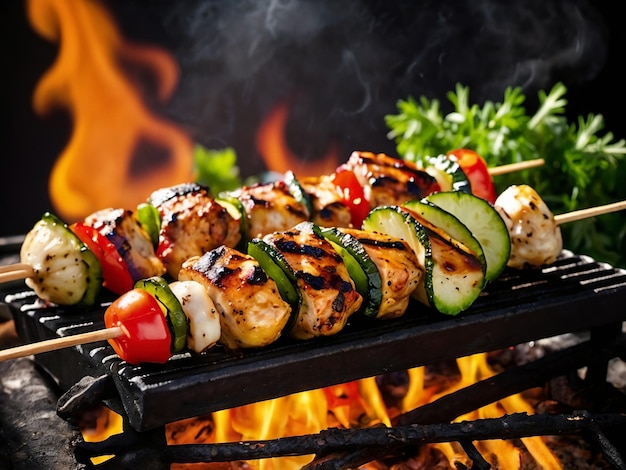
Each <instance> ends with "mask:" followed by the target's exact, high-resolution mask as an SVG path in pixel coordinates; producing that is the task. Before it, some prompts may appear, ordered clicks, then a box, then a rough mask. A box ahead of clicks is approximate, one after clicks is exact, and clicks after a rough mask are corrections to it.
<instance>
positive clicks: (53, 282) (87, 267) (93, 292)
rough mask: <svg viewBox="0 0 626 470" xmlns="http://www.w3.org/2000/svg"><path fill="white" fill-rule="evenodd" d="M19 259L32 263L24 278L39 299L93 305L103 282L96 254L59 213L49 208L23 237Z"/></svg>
mask: <svg viewBox="0 0 626 470" xmlns="http://www.w3.org/2000/svg"><path fill="white" fill-rule="evenodd" d="M20 261H21V262H22V263H25V264H28V265H30V266H32V268H33V272H34V275H33V276H32V277H29V278H27V279H25V283H26V285H27V286H28V287H30V288H31V289H33V290H34V291H35V293H36V294H37V296H38V297H39V298H40V299H43V300H46V301H48V302H52V303H54V304H59V305H81V306H89V305H93V304H94V303H95V301H96V297H97V296H98V293H99V292H100V289H101V286H102V267H101V266H100V262H99V261H98V258H97V257H96V255H95V254H94V253H93V252H92V251H91V250H90V249H89V248H88V247H87V245H85V243H83V242H82V241H81V240H80V238H78V237H77V236H76V234H74V232H72V230H71V229H70V228H69V227H68V225H67V224H66V223H64V222H62V221H61V220H60V219H59V218H58V217H57V216H56V215H54V214H52V213H50V212H46V213H45V214H43V216H42V217H41V219H40V220H39V221H38V222H37V223H36V224H35V225H34V227H33V228H32V229H31V230H30V231H29V232H28V233H27V234H26V237H24V242H23V243H22V247H21V249H20Z"/></svg>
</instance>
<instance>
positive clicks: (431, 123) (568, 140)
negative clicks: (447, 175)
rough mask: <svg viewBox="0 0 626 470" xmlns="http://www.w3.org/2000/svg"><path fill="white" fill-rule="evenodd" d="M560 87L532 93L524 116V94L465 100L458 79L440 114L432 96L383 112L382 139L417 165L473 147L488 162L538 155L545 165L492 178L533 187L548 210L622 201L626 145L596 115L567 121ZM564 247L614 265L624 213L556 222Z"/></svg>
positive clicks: (622, 258)
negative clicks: (533, 103)
mask: <svg viewBox="0 0 626 470" xmlns="http://www.w3.org/2000/svg"><path fill="white" fill-rule="evenodd" d="M566 92H567V90H566V87H565V85H563V84H562V83H557V84H556V85H554V87H553V88H552V89H551V90H550V92H549V93H546V92H544V91H541V92H539V94H538V98H539V100H538V103H539V104H538V107H537V111H536V112H535V113H533V114H529V113H528V112H527V111H526V109H525V107H524V104H525V101H526V96H525V95H524V94H523V93H522V91H521V88H519V87H509V88H507V89H506V90H505V92H504V99H503V101H502V103H496V102H492V101H486V102H485V103H483V104H482V105H478V104H470V96H469V88H468V87H464V86H462V85H460V84H458V85H457V86H456V89H455V91H454V92H452V91H451V92H449V93H448V94H447V97H448V99H449V101H450V103H451V104H452V107H453V110H452V111H451V112H449V113H447V114H444V113H443V111H442V109H441V105H440V102H439V101H438V100H437V99H433V100H429V99H428V98H426V97H424V96H422V97H421V98H420V99H419V100H415V99H414V98H413V97H409V98H408V99H407V100H401V101H399V102H398V104H397V108H398V111H399V112H398V114H395V115H388V116H385V123H386V125H387V127H388V128H389V130H390V131H389V134H388V137H389V138H390V139H392V140H393V141H394V142H395V143H396V146H397V151H398V154H399V156H400V157H402V158H404V159H407V160H411V161H415V162H420V161H422V159H424V158H425V157H427V156H436V155H439V154H443V153H446V152H448V151H449V150H453V149H455V148H461V147H465V148H470V149H473V150H474V151H476V152H478V153H479V154H480V155H481V156H482V157H483V158H484V159H485V160H486V161H487V164H488V165H489V166H499V165H504V164H508V163H515V162H521V161H525V160H533V159H536V158H543V159H545V161H546V163H545V165H543V166H541V167H538V168H535V169H530V170H525V171H521V172H516V173H510V174H507V175H501V176H497V177H495V178H494V184H495V185H496V189H497V190H498V192H501V191H503V190H504V189H506V188H507V187H508V186H509V185H511V184H528V185H530V186H532V187H533V188H535V190H536V191H537V192H538V193H539V195H540V196H541V197H542V198H543V199H544V201H546V203H547V204H548V206H549V207H550V209H551V210H552V212H553V213H555V214H559V213H563V212H569V211H572V210H575V209H582V208H586V207H592V206H597V205H601V204H606V203H609V202H615V201H618V200H622V199H626V185H623V184H621V185H620V184H619V183H620V182H621V181H623V179H624V177H626V159H625V158H624V156H625V155H626V142H625V141H624V140H619V141H615V139H614V137H613V134H612V133H610V132H606V133H604V134H601V131H602V130H603V129H604V118H603V117H602V116H601V115H599V114H597V115H594V114H589V115H588V116H586V117H584V116H579V117H578V119H577V121H576V122H568V119H567V117H566V113H565V111H566V109H565V107H566V105H567V100H566V99H565V94H566ZM561 229H562V231H563V235H564V242H565V245H566V248H567V249H570V250H571V251H573V252H575V253H581V254H583V253H584V254H588V255H590V256H593V257H594V258H595V259H597V260H600V261H606V262H609V263H611V264H613V265H615V266H626V216H625V215H624V213H623V212H616V213H613V214H606V215H602V216H599V217H595V218H591V219H585V220H581V221H577V222H572V223H569V224H564V225H563V226H562V227H561Z"/></svg>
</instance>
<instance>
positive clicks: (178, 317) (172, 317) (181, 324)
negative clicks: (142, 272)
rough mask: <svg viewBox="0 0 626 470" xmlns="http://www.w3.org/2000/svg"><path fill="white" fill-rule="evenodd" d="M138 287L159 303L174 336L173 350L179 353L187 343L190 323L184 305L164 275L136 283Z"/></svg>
mask: <svg viewBox="0 0 626 470" xmlns="http://www.w3.org/2000/svg"><path fill="white" fill-rule="evenodd" d="M135 288H136V289H142V290H145V291H146V292H148V293H150V294H151V295H152V296H153V297H154V298H155V299H156V300H157V302H158V303H159V306H160V307H161V310H162V311H163V315H164V316H165V319H166V320H167V325H168V327H169V329H170V333H171V336H172V345H171V352H172V353H178V352H181V351H182V350H184V349H185V347H186V345H187V333H188V331H189V324H188V322H187V316H186V315H185V312H184V310H183V307H182V305H181V304H180V302H179V300H178V299H177V298H176V296H175V295H174V293H173V292H172V290H171V289H170V287H169V285H168V283H167V281H165V279H163V278H162V277H158V276H153V277H150V278H148V279H142V280H140V281H137V283H136V284H135Z"/></svg>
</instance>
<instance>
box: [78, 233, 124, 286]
mask: <svg viewBox="0 0 626 470" xmlns="http://www.w3.org/2000/svg"><path fill="white" fill-rule="evenodd" d="M70 229H71V230H72V232H74V233H75V234H76V236H77V237H78V238H80V239H81V241H82V242H83V243H84V244H85V245H87V247H88V248H89V249H90V250H91V251H93V253H94V254H95V255H96V257H97V258H98V261H100V266H101V267H102V277H103V278H104V282H103V283H102V285H103V286H104V287H106V288H107V289H109V290H110V291H111V292H114V293H116V294H123V293H125V292H128V291H129V290H131V289H132V288H133V285H134V281H133V278H132V277H131V275H130V272H129V271H128V267H127V266H126V262H125V261H124V259H123V258H122V257H121V256H120V254H119V253H118V251H117V248H115V245H113V243H111V242H110V241H109V240H108V239H107V238H106V237H105V236H104V235H102V234H101V233H100V232H98V230H96V229H95V228H93V227H91V226H90V225H87V224H84V223H81V222H77V223H75V224H72V225H71V226H70Z"/></svg>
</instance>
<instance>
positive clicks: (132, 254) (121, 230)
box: [85, 208, 165, 281]
mask: <svg viewBox="0 0 626 470" xmlns="http://www.w3.org/2000/svg"><path fill="white" fill-rule="evenodd" d="M85 223H86V224H87V225H91V226H92V227H94V228H95V229H96V230H98V231H99V232H100V233H101V234H102V235H104V236H105V237H106V238H107V239H108V240H109V241H110V242H111V243H113V245H114V246H115V248H117V251H118V253H119V254H120V256H121V257H122V258H123V259H124V261H125V262H126V265H127V266H128V270H129V272H130V275H131V277H132V278H133V279H134V280H135V281H138V280H139V279H145V278H147V277H151V276H162V275H163V274H165V266H164V265H163V262H162V261H161V260H160V259H159V258H158V257H157V256H156V253H155V252H154V247H153V246H152V242H151V241H150V237H149V236H148V234H147V233H146V231H145V230H144V229H143V228H142V227H141V225H140V224H139V221H138V220H137V218H136V216H135V213H134V212H133V211H131V210H128V209H113V208H109V209H102V210H99V211H97V212H94V213H93V214H91V215H89V216H87V217H86V218H85Z"/></svg>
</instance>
